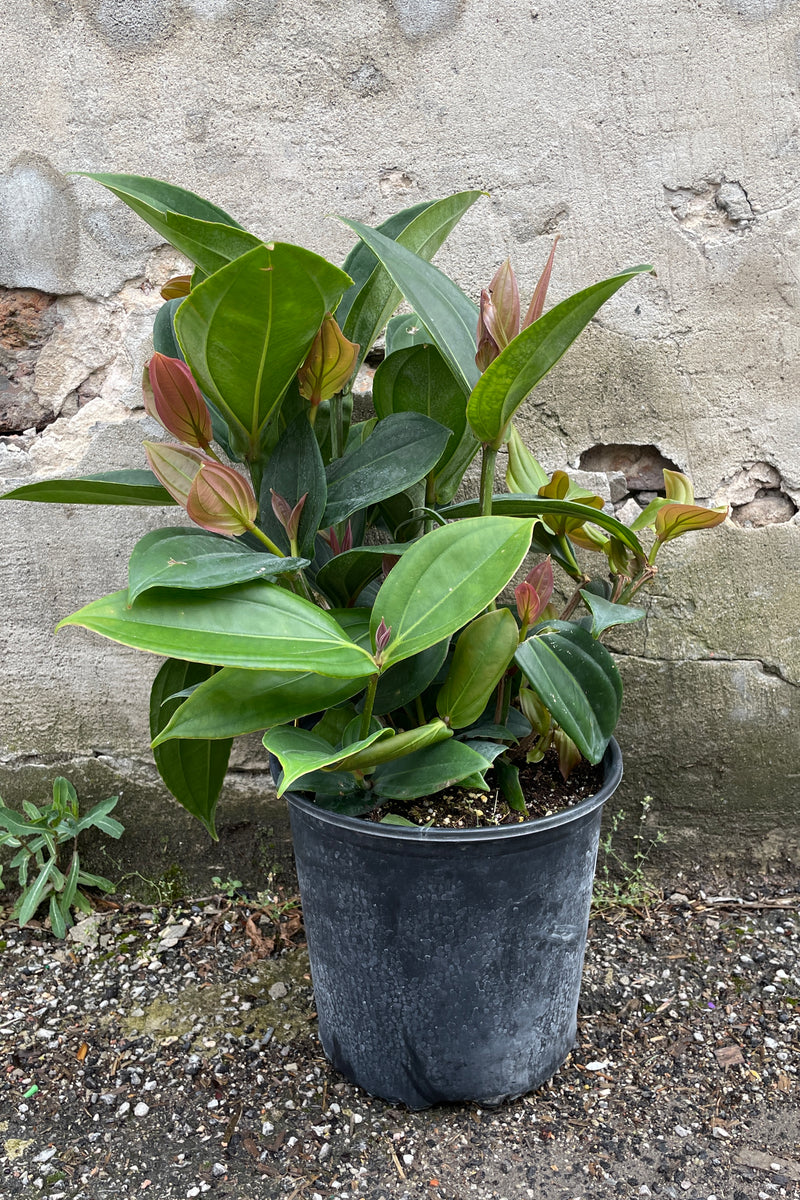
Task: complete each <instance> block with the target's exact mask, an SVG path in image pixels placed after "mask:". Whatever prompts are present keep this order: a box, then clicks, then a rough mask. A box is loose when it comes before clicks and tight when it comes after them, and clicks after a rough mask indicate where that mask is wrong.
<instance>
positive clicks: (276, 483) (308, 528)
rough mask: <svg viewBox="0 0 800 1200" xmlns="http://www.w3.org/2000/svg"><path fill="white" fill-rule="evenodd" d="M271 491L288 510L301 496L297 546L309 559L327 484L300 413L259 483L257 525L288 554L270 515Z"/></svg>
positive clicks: (275, 520)
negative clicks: (303, 501)
mask: <svg viewBox="0 0 800 1200" xmlns="http://www.w3.org/2000/svg"><path fill="white" fill-rule="evenodd" d="M271 490H272V491H274V492H275V493H276V494H277V495H278V496H281V497H283V499H284V500H285V501H286V502H287V503H288V505H289V507H290V508H294V506H295V505H296V504H297V502H298V500H299V499H300V497H301V496H305V498H306V499H305V503H304V505H303V510H302V512H301V514H300V525H299V528H298V530H297V544H298V546H299V549H300V553H301V554H303V555H306V556H307V557H308V558H313V557H314V541H315V538H316V536H317V530H318V529H319V527H320V524H321V522H322V514H323V513H324V511H325V503H326V498H327V484H326V482H325V467H324V465H323V462H322V455H321V454H320V449H319V445H318V443H317V439H316V437H315V436H314V430H313V429H312V427H311V425H310V423H309V420H308V417H307V416H306V414H305V413H304V412H301V413H298V415H297V416H296V417H295V418H294V420H293V421H291V422H290V423H289V424H288V425H287V427H286V429H285V430H284V432H283V433H282V434H281V437H280V439H279V441H278V444H277V446H276V447H275V449H274V450H273V452H272V454H271V455H270V458H269V462H268V463H267V465H266V467H265V468H264V475H263V478H262V482H261V499H260V503H259V525H260V526H261V528H262V529H263V530H264V532H265V533H266V534H267V535H268V536H269V537H270V538H272V540H273V542H274V543H275V545H276V546H277V547H278V548H279V549H280V550H284V551H285V552H286V553H288V552H289V539H288V537H287V536H286V531H285V529H284V528H283V526H282V525H281V523H280V521H279V520H278V518H277V517H276V516H275V513H274V512H273V509H272V496H271Z"/></svg>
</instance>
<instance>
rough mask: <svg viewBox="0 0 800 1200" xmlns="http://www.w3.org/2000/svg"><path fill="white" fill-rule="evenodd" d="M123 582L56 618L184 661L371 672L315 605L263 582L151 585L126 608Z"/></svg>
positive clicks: (340, 674)
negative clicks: (195, 587) (198, 588)
mask: <svg viewBox="0 0 800 1200" xmlns="http://www.w3.org/2000/svg"><path fill="white" fill-rule="evenodd" d="M127 600H128V593H127V590H125V591H121V592H114V593H112V595H110V596H104V597H102V598H101V599H100V600H95V601H93V602H92V603H91V604H87V605H86V607H85V608H82V609H81V610H80V612H77V613H74V614H73V615H72V616H69V617H65V618H64V620H63V621H61V622H60V623H59V625H58V627H57V628H58V629H61V628H62V627H63V626H65V625H82V626H83V627H84V628H86V629H91V630H93V631H94V632H95V633H99V634H101V635H102V636H103V637H108V638H111V639H112V641H115V642H121V643H122V645H124V646H134V647H135V648H136V649H138V650H149V651H151V652H152V653H153V654H164V655H166V656H168V657H170V658H182V659H186V660H187V661H189V662H204V663H214V664H216V665H217V666H223V667H246V668H247V669H248V670H272V671H302V670H306V671H311V670H314V671H316V672H318V673H319V674H321V675H331V676H334V677H337V678H361V677H363V676H366V675H371V674H373V673H374V671H375V666H374V664H373V662H372V661H371V658H370V655H369V654H368V653H367V652H366V651H365V650H362V649H360V648H359V647H358V646H357V645H355V643H354V642H352V641H351V640H350V639H349V638H348V637H347V635H346V634H345V632H344V630H343V629H342V628H341V626H340V625H338V624H337V622H336V621H335V620H334V619H333V618H332V617H331V616H330V614H329V613H327V612H325V611H324V610H323V609H321V608H317V606H316V605H314V604H310V603H309V602H308V601H307V600H303V599H301V598H300V597H299V596H295V595H294V594H293V593H292V592H287V591H285V590H284V589H283V588H280V587H277V586H276V585H274V584H270V583H261V582H253V583H240V584H236V585H235V586H233V587H229V588H220V589H219V590H218V591H214V592H210V593H208V594H206V593H194V592H180V591H174V592H173V591H169V590H167V589H166V588H159V589H154V590H153V591H152V592H145V593H144V595H143V596H140V597H139V599H138V600H137V601H136V603H135V604H134V606H133V607H132V608H128V604H127Z"/></svg>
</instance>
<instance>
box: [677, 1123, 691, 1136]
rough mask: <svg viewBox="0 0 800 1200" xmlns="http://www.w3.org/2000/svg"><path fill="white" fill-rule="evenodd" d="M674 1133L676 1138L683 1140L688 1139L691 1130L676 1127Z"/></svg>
mask: <svg viewBox="0 0 800 1200" xmlns="http://www.w3.org/2000/svg"><path fill="white" fill-rule="evenodd" d="M675 1132H676V1133H677V1135H678V1137H682V1138H683V1137H689V1135H690V1133H691V1132H692V1131H691V1129H687V1128H686V1126H685V1125H676V1126H675Z"/></svg>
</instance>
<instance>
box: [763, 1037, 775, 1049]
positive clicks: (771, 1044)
mask: <svg viewBox="0 0 800 1200" xmlns="http://www.w3.org/2000/svg"><path fill="white" fill-rule="evenodd" d="M764 1045H765V1046H766V1047H767V1049H768V1050H777V1049H778V1043H777V1042H776V1041H775V1038H771V1037H765V1038H764Z"/></svg>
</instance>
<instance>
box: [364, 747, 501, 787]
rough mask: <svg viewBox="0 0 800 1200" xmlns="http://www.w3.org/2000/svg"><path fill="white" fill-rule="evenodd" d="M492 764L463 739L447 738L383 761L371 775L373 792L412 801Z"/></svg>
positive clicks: (457, 781) (483, 769)
mask: <svg viewBox="0 0 800 1200" xmlns="http://www.w3.org/2000/svg"><path fill="white" fill-rule="evenodd" d="M491 765H492V764H491V762H490V761H489V759H488V758H484V756H483V755H482V754H479V753H478V752H477V751H476V750H473V749H471V748H470V747H469V746H465V745H464V743H463V742H457V741H455V740H454V739H451V740H450V741H447V742H439V743H438V745H435V746H428V747H427V748H426V749H424V750H418V751H416V753H414V754H409V755H407V756H406V757H405V758H400V759H396V760H395V761H394V762H390V763H385V764H384V765H383V766H380V767H378V768H377V769H376V771H375V773H374V775H373V776H372V782H373V787H374V790H375V792H376V793H377V794H378V795H379V796H383V797H384V798H385V799H387V800H416V799H417V797H419V796H431V795H433V794H434V793H435V792H440V791H442V789H443V788H446V787H450V786H451V785H452V784H454V783H459V782H460V780H462V779H466V778H467V777H468V776H470V775H473V774H474V773H475V772H476V771H478V772H481V771H485V770H486V769H487V768H488V767H490V766H491Z"/></svg>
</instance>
